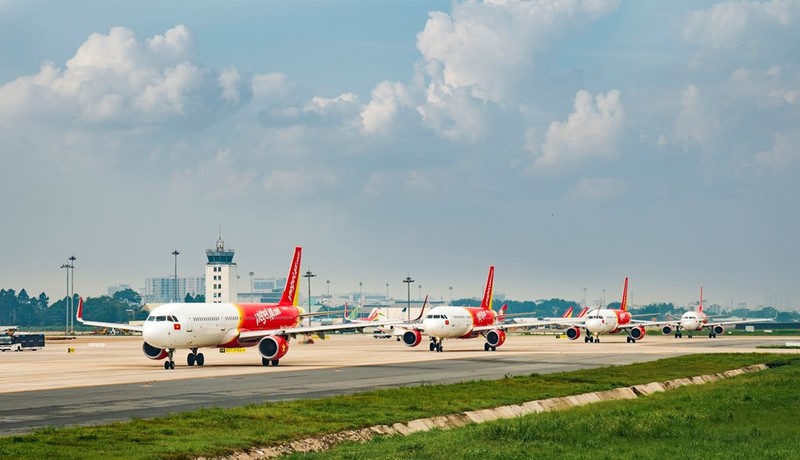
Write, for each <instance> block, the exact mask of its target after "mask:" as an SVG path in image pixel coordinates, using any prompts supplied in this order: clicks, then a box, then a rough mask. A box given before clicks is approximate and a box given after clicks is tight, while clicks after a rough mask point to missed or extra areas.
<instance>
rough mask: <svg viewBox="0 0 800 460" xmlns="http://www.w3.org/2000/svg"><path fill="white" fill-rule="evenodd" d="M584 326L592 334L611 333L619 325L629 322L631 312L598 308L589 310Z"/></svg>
mask: <svg viewBox="0 0 800 460" xmlns="http://www.w3.org/2000/svg"><path fill="white" fill-rule="evenodd" d="M584 318H586V322H585V323H584V327H585V328H586V330H587V331H589V332H590V333H592V334H612V333H614V332H617V331H618V328H619V327H620V326H624V325H626V324H628V323H630V322H631V314H630V313H629V312H628V311H627V310H611V309H608V308H600V309H594V310H589V311H588V312H587V313H586V315H585V316H584Z"/></svg>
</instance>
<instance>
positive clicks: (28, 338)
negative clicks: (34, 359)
mask: <svg viewBox="0 0 800 460" xmlns="http://www.w3.org/2000/svg"><path fill="white" fill-rule="evenodd" d="M42 347H44V334H14V335H0V351H9V350H10V351H22V350H33V351H36V350H38V349H40V348H42Z"/></svg>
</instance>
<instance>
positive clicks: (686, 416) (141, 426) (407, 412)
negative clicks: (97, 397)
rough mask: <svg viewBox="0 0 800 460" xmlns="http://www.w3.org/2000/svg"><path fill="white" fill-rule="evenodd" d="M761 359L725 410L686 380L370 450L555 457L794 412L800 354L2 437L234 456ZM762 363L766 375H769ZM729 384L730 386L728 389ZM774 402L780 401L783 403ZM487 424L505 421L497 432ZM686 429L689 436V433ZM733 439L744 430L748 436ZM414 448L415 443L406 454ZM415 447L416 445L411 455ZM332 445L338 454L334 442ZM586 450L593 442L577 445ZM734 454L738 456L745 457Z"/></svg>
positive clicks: (22, 449) (165, 454)
mask: <svg viewBox="0 0 800 460" xmlns="http://www.w3.org/2000/svg"><path fill="white" fill-rule="evenodd" d="M761 362H767V363H770V362H772V363H778V362H782V363H787V364H789V365H787V366H784V367H780V368H777V369H771V370H768V371H765V372H762V373H758V374H757V375H753V376H747V377H739V378H736V379H734V382H733V383H737V382H742V381H745V382H759V379H761V378H768V379H769V380H768V382H769V383H760V384H759V385H760V386H759V388H762V387H763V388H764V391H765V393H764V394H761V393H756V392H753V391H746V392H745V393H746V394H747V396H746V397H745V394H744V393H742V391H743V390H741V389H738V390H730V391H733V393H731V395H729V396H725V398H726V399H724V401H723V400H720V401H711V402H713V403H715V404H718V405H717V406H712V407H717V408H719V409H720V410H723V411H722V412H719V413H718V414H717V415H715V416H713V417H710V416H704V415H702V413H699V412H695V411H693V410H688V407H689V406H693V405H696V404H695V403H696V402H695V401H694V400H693V398H695V397H700V396H702V397H703V398H708V399H712V400H713V399H715V396H714V395H715V394H717V393H714V394H711V393H709V394H706V393H702V391H701V393H693V391H697V390H691V391H689V392H688V393H687V392H686V391H684V390H676V391H680V393H676V395H677V396H676V397H678V398H682V399H678V400H676V401H675V402H671V401H670V400H669V398H670V395H672V394H673V393H672V392H670V393H669V394H666V395H659V396H657V397H652V398H648V399H645V400H644V401H645V402H647V403H648V404H649V403H651V400H652V401H654V402H657V401H661V403H662V404H663V405H665V406H667V407H673V411H672V412H666V413H664V414H663V415H659V416H649V415H648V411H649V410H650V409H647V408H646V407H647V406H642V407H645V408H643V409H639V408H638V407H639V406H638V404H641V403H639V402H637V403H636V404H634V403H631V402H627V403H624V404H623V405H620V406H613V405H607V404H603V405H602V410H603V411H610V412H608V413H606V412H603V414H605V415H597V413H596V411H598V410H599V409H600V408H601V407H600V406H592V407H590V408H585V409H576V410H575V411H578V412H577V414H576V412H573V411H569V412H570V413H571V414H572V415H569V416H565V417H566V418H564V419H558V418H554V419H551V418H550V417H554V416H557V414H547V416H546V418H543V420H551V421H550V422H540V421H539V420H540V418H541V417H543V416H541V415H540V416H536V417H528V418H526V419H524V420H523V421H519V420H517V421H506V422H502V423H499V424H491V425H481V426H480V427H471V428H468V430H477V431H474V432H469V433H470V434H463V433H467V432H465V431H462V430H454V431H452V432H447V433H440V435H441V436H446V437H448V438H446V439H449V440H448V441H445V440H444V439H445V438H442V440H439V439H438V438H436V439H435V440H434V438H427V437H422V438H417V437H411V438H408V439H405V440H404V439H392V440H379V441H376V443H378V445H379V447H377V450H375V449H376V448H375V447H374V446H373V448H372V449H367V450H365V451H363V452H364V455H365V456H372V455H376V454H381V455H378V456H380V457H383V455H382V453H384V452H385V453H386V456H385V457H384V458H395V457H398V458H399V457H403V458H444V457H442V455H444V454H445V453H448V450H449V449H450V447H442V446H449V443H455V444H456V445H454V446H453V449H456V447H459V446H458V445H459V444H464V445H466V441H467V440H470V439H472V438H475V439H483V440H485V439H495V438H499V439H511V438H520V439H536V441H535V442H533V441H528V442H527V443H526V442H522V443H516V445H517V448H518V449H520V450H519V451H517V452H516V453H515V452H513V451H508V455H509V456H504V455H499V456H498V455H494V454H486V455H488V456H490V457H491V458H513V457H519V458H523V457H524V458H530V456H531V455H534V454H535V455H536V456H539V455H538V453H537V452H531V451H530V449H532V448H534V447H535V448H536V449H538V448H539V447H540V446H539V444H542V445H546V446H550V447H548V448H549V449H550V450H549V452H551V456H554V455H560V454H559V452H560V451H559V449H563V448H565V447H564V443H566V444H571V443H572V441H570V439H571V438H573V437H574V436H576V435H580V433H611V434H613V435H614V436H615V437H616V438H617V442H618V443H619V444H620V445H622V444H625V440H626V439H639V438H641V437H646V436H647V433H649V432H650V431H652V430H657V431H665V433H664V434H666V433H667V432H670V433H671V432H673V431H674V432H675V433H679V431H675V430H678V428H670V430H672V431H669V430H662V428H663V427H664V426H667V425H668V426H673V425H689V426H693V427H699V428H700V429H702V430H703V432H705V430H706V425H708V429H709V430H712V429H713V430H715V429H717V428H715V427H717V426H718V425H720V424H725V423H728V424H729V423H731V422H730V420H736V421H738V420H748V417H745V416H744V415H743V414H742V413H741V412H740V408H737V407H736V406H737V404H739V405H743V407H744V408H745V409H747V410H750V409H752V410H753V411H757V412H754V413H759V414H760V413H761V412H764V411H769V410H773V411H775V412H774V413H776V414H778V415H780V416H784V415H785V414H784V410H785V408H784V407H785V405H786V404H789V406H788V407H790V408H791V407H793V408H794V413H798V411H797V403H796V402H790V401H788V400H787V399H786V395H783V396H780V395H772V394H773V393H776V392H777V391H778V390H780V391H781V392H784V393H788V394H790V395H792V397H793V396H794V395H796V394H798V389H800V384H797V385H796V384H794V382H796V381H798V380H797V378H796V377H797V373H798V370H797V368H800V356H796V355H771V354H714V355H692V356H684V357H679V358H671V359H665V360H660V361H654V362H648V363H640V364H634V365H630V366H619V367H608V368H602V369H594V370H585V371H576V372H569V373H560V374H549V375H542V376H538V375H534V376H528V377H513V378H502V379H500V380H496V381H481V382H470V383H461V384H456V385H430V386H423V387H410V388H399V389H393V390H380V391H373V392H367V393H361V394H356V395H349V396H337V397H331V398H321V399H312V400H300V401H291V402H282V403H268V404H263V405H257V406H255V405H254V406H248V407H242V408H236V409H204V410H199V411H194V412H187V413H183V414H179V415H174V416H169V417H163V418H158V419H152V420H134V421H131V422H125V423H115V424H111V425H106V426H100V427H75V428H64V429H43V430H40V431H37V432H35V433H32V434H29V435H21V436H9V437H3V438H0V458H36V459H41V458H48V459H59V458H103V459H108V458H126V459H152V458H167V459H183V458H192V457H195V456H213V455H224V454H230V453H232V452H234V451H236V450H242V449H247V448H249V447H254V446H262V445H268V444H274V443H280V442H286V441H288V440H292V439H298V438H302V437H307V436H311V435H315V434H323V433H333V432H338V431H342V430H346V429H354V428H361V427H366V426H371V425H376V424H391V423H394V422H402V421H408V420H412V419H415V418H421V417H430V416H434V415H441V414H449V413H456V412H462V411H466V410H474V409H481V408H488V407H497V406H502V405H506V404H513V403H521V402H524V401H530V400H535V399H542V398H549V397H556V396H566V395H573V394H579V393H585V392H591V391H600V390H607V389H612V388H618V387H622V386H629V385H634V384H640V383H647V382H652V381H663V380H670V379H675V378H680V377H688V376H694V375H701V374H708V373H714V372H721V371H724V370H728V369H734V368H738V367H742V366H746V365H749V364H755V363H761ZM762 374H763V377H761V375H762ZM718 385H723V384H713V385H704V386H702V387H698V388H712V389H713V388H717V387H718ZM724 385H725V386H724V388H730V387H729V385H730V383H728V382H724ZM735 388H739V387H735ZM726 391H727V390H726ZM737 391H738V393H737ZM718 394H725V395H727V394H728V392H726V393H718ZM736 394H739V396H736ZM698 395H699V396H698ZM773 397H774V399H773ZM665 398H666V399H665ZM730 398H733V399H730ZM737 398H738V399H737ZM716 399H720V398H716ZM700 401H703V402H704V403H705V402H706V399H701V400H700ZM725 401H727V403H725ZM751 401H758V402H759V403H758V404H750V402H751ZM773 401H774V402H775V403H774V404H773ZM743 403H744V404H743ZM778 403H780V404H783V405H784V407H773V406H777V405H778ZM720 404H721V405H722V406H720ZM725 404H727V405H725ZM792 404H793V405H792ZM684 406H685V407H684ZM756 406H757V407H756ZM584 411H585V412H584ZM703 413H704V412H703ZM719 414H722V415H719ZM728 414H730V416H729V415H728ZM537 417H538V418H537ZM731 417H733V418H731ZM768 419H769V417H768ZM531 420H533V422H531ZM570 420H571V422H570ZM790 420H792V422H793V423H794V424H795V425H794V426H797V422H798V419H797V418H793V419H790ZM726 421H727V422H726ZM567 422H569V423H570V424H568V425H565V426H566V428H563V429H562V428H558V429H555V428H552V429H551V428H547V427H561V426H562V425H561V424H564V423H567ZM711 422H713V423H711ZM530 423H534V425H529V424H530ZM541 423H545V425H540V424H541ZM492 427H493V428H492ZM543 427H544V428H543ZM753 428H754V429H755V431H753V430H750V431H747V433H750V434H751V435H758V436H763V437H764V438H765V439H767V438H768V439H770V440H771V439H773V438H774V437H775V436H777V434H776V432H775V431H774V430H772V429H771V427H770V426H768V425H767V426H761V425H758V426H754V427H753ZM485 430H494V431H489V432H487V431H485ZM460 433H461V434H460ZM487 433H488V434H487ZM680 433H681V435H680V436H683V435H684V433H682V432H680ZM424 436H432V435H424ZM450 436H456V437H457V436H465V438H461V439H460V440H459V438H453V439H451V438H449V437H450ZM481 436H482V438H481ZM540 436H544V438H542V439H540V438H539V437H540ZM603 436H604V437H605V436H606V435H605V434H604V435H603ZM676 436H677V435H676ZM680 436H677V438H667V440H665V441H664V442H665V444H668V441H671V442H673V443H674V442H675V441H676V439H678V438H680ZM737 436H738V435H737ZM579 438H580V436H579ZM412 439H421V441H412ZM730 439H731V440H734V441H735V440H739V438H738V437H733V438H730ZM683 441H685V442H686V443H689V445H693V446H695V447H697V446H700V445H705V444H704V442H705V441H701V440H696V441H695V440H693V438H692V436H686V437H685V439H683ZM395 442H397V443H401V444H399V445H398V447H397V449H398V450H397V451H393V450H392V449H394V448H395V447H390V444H389V443H395ZM405 442H414V443H416V444H405V445H403V444H402V443H405ZM587 442H588V444H587V445H585V446H584V447H583V449H589V450H595V449H597V448H599V447H602V446H597V445H594V444H596V443H597V442H598V441H597V437H596V436H591V437H588V441H587ZM722 442H724V440H721V441H720V443H722ZM384 443H386V444H384ZM504 444H506V441H501V442H498V443H497V445H496V446H495V447H497V448H499V447H502V446H503V445H504ZM368 445H370V444H367V446H368ZM473 446H474V447H472V448H468V447H464V446H461V447H459V448H460V449H467V450H466V451H464V450H458V451H456V450H454V452H459V453H458V454H456V455H454V456H448V458H459V457H464V458H474V457H478V456H482V457H483V456H486V455H483V454H482V455H478V452H483V453H484V454H485V453H486V452H487V450H486V446H485V442H483V441H481V442H478V443H476V444H473ZM526 446H527V447H526ZM362 447H363V446H356V447H352V448H353V449H359V448H362ZM676 447H677V446H670V447H669V448H668V449H667V448H666V447H664V448H665V449H667V450H665V451H663V452H669V453H670V454H671V453H672V450H674V449H675V448H676ZM409 449H410V450H409ZM493 449H494V448H493ZM670 449H672V450H670ZM404 450H405V453H401V452H402V451H404ZM490 450H491V451H494V450H492V449H490ZM429 451H430V452H429ZM337 452H339V453H337V454H336V455H340V458H357V457H360V456H361V455H360V454H359V455H356V454H353V455H351V454H348V453H347V452H348V451H347V450H337ZM391 452H395V453H391ZM436 452H438V454H437V453H436ZM657 452H658V450H654V451H652V453H653V454H654V455H655V454H656V453H657ZM663 452H662V453H663ZM703 452H710V453H712V454H713V451H708V450H707V449H705V448H704V449H703ZM409 453H410V455H408V454H409ZM325 455H331V454H330V453H327V454H325ZM585 455H586V454H585V453H584V454H580V455H578V456H579V457H580V456H585ZM776 455H777V454H776ZM611 457H617V455H616V454H612V455H611ZM734 458H737V457H736V456H734ZM739 458H740V457H739ZM775 458H779V457H775ZM795 458H797V457H795Z"/></svg>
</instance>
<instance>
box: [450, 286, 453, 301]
mask: <svg viewBox="0 0 800 460" xmlns="http://www.w3.org/2000/svg"><path fill="white" fill-rule="evenodd" d="M450 305H453V286H450Z"/></svg>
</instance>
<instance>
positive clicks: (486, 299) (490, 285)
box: [481, 265, 494, 310]
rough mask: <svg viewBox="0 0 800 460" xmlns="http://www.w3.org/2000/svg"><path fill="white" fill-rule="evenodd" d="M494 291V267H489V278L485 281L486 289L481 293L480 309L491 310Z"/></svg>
mask: <svg viewBox="0 0 800 460" xmlns="http://www.w3.org/2000/svg"><path fill="white" fill-rule="evenodd" d="M493 290H494V265H492V266H490V267H489V277H488V278H487V279H486V289H484V291H483V300H482V301H481V308H485V309H489V310H491V309H492V291H493Z"/></svg>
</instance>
